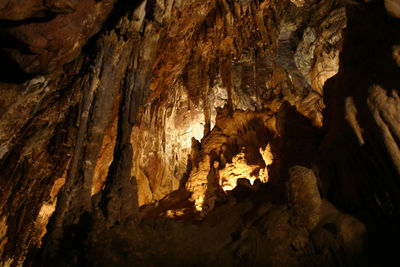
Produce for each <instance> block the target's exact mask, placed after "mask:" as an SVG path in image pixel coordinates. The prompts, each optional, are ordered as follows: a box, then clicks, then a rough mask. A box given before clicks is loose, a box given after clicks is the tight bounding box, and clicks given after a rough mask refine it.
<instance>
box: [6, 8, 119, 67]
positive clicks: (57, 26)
mask: <svg viewBox="0 0 400 267" xmlns="http://www.w3.org/2000/svg"><path fill="white" fill-rule="evenodd" d="M9 2H10V3H6V6H5V7H4V9H3V13H5V14H2V13H0V18H1V19H3V21H2V22H1V23H0V24H2V27H1V31H0V34H1V36H2V42H1V45H0V46H1V48H2V49H3V50H5V51H6V52H7V53H8V54H9V56H10V57H11V59H13V60H15V61H16V62H17V63H18V65H19V67H20V68H21V69H22V70H24V71H26V72H31V73H38V72H44V71H47V72H49V71H53V70H54V69H56V68H57V67H59V66H62V65H64V64H65V63H68V62H71V61H72V60H73V59H75V58H76V57H77V56H78V55H79V53H80V51H81V49H82V47H83V46H84V45H85V44H86V42H87V41H88V39H89V38H90V37H92V36H93V35H94V34H96V33H97V32H98V31H99V30H100V29H101V26H102V24H103V23H104V21H105V19H106V18H107V16H108V14H109V13H110V11H111V9H112V7H113V4H114V1H113V0H107V1H100V2H97V1H95V0H85V1H63V0H59V1H46V2H45V3H44V6H41V5H42V4H43V1H9ZM20 2H23V3H20ZM24 2H27V3H24ZM30 5H31V6H30ZM21 6H22V8H21ZM46 12H47V13H46ZM49 12H50V13H49ZM53 12H54V13H53ZM37 13H41V14H42V15H41V17H42V18H39V19H35V17H36V16H37ZM8 20H15V21H14V22H12V21H8Z"/></svg>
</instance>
